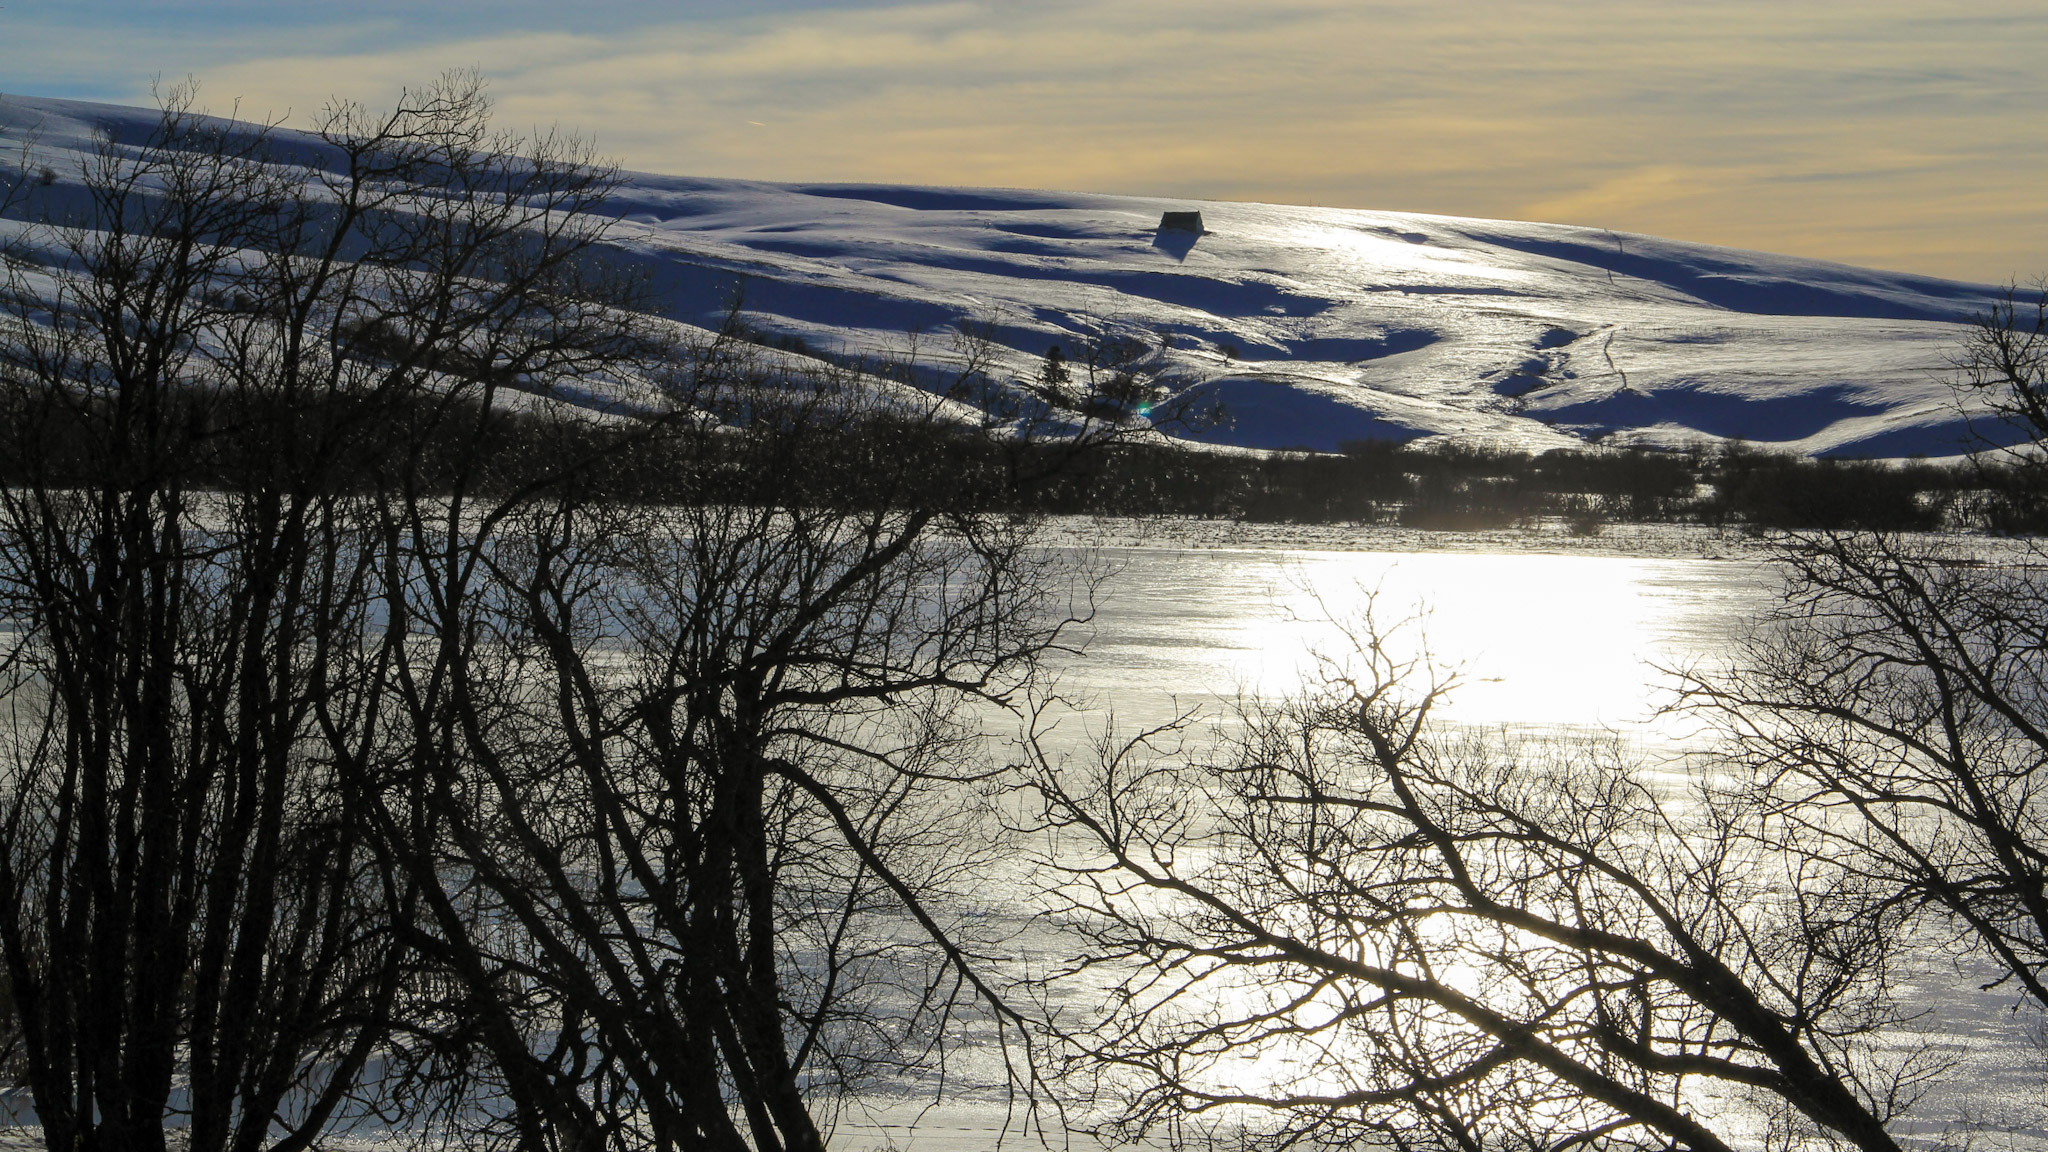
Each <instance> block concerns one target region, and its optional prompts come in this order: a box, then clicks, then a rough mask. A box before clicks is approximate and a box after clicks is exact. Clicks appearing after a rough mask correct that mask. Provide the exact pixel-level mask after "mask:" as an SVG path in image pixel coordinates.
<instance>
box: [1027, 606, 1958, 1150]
mask: <svg viewBox="0 0 2048 1152" xmlns="http://www.w3.org/2000/svg"><path fill="white" fill-rule="evenodd" d="M1427 675H1430V673H1429V671H1428V669H1427V668H1425V667H1418V666H1417V665H1416V664H1414V663H1410V662H1404V661H1403V660H1400V659H1397V658H1395V657H1394V656H1393V655H1392V654H1391V653H1390V650H1389V648H1388V647H1387V645H1386V643H1385V641H1384V639H1383V638H1382V637H1381V636H1379V635H1377V634H1375V633H1373V632H1372V631H1371V630H1370V628H1368V629H1367V630H1366V631H1365V633H1364V634H1363V635H1362V637H1361V643H1360V649H1359V652H1358V655H1357V659H1356V660H1355V661H1354V662H1353V663H1352V664H1351V665H1349V667H1348V670H1339V669H1334V668H1333V670H1332V674H1331V675H1330V676H1329V677H1328V678H1327V680H1326V681H1325V682H1324V683H1323V685H1322V686H1321V688H1320V690H1318V691H1317V692H1315V693H1314V694H1312V695H1311V696H1309V697H1307V698H1305V699H1303V700H1300V701H1297V702H1295V703H1293V704H1290V705H1288V706H1286V707H1284V708H1281V709H1278V710H1275V711H1268V712H1264V713H1260V714H1257V715H1255V716H1253V717H1251V718H1249V729H1248V732H1247V734H1246V735H1245V736H1244V737H1243V739H1242V741H1241V742H1240V743H1238V744H1236V745H1234V746H1232V747H1231V748H1230V749H1229V750H1228V754H1227V755H1224V756H1223V757H1222V758H1220V759H1218V760H1215V761H1204V760H1201V759H1199V758H1194V757H1189V756H1187V755H1184V754H1182V753H1181V752H1180V751H1178V750H1176V749H1172V748H1170V747H1162V745H1163V739H1162V736H1163V734H1160V733H1154V734H1148V735H1147V736H1145V737H1142V738H1140V739H1138V740H1136V741H1132V742H1128V743H1126V744H1124V745H1122V746H1120V747H1113V748H1111V749H1109V750H1108V753H1107V754H1106V755H1105V756H1103V757H1102V760H1101V763H1100V765H1099V767H1098V768H1097V769H1096V770H1095V771H1093V772H1084V771H1081V770H1079V769H1077V768H1076V767H1075V766H1072V765H1066V766H1058V765H1051V764H1047V765H1046V766H1045V768H1044V770H1043V771H1042V772H1041V773H1040V774H1039V778H1038V780H1037V782H1036V791H1037V793H1038V794H1039V795H1040V796H1041V797H1042V798H1043V801H1044V821H1043V826H1042V830H1043V832H1044V834H1046V835H1049V836H1052V837H1054V840H1053V843H1054V844H1055V847H1056V851H1055V854H1054V855H1053V857H1052V863H1053V865H1054V866H1056V867H1057V868H1059V869H1061V870H1062V871H1063V872H1064V874H1065V875H1066V877H1067V879H1066V881H1065V882H1064V883H1063V885H1062V886H1061V889H1060V891H1061V892H1062V893H1063V895H1064V897H1065V900H1066V915H1067V917H1068V918H1069V920H1070V921H1071V923H1072V925H1073V930H1074V931H1075V932H1076V933H1077V934H1078V936H1079V938H1080V939H1081V940H1082V941H1084V943H1085V946H1084V947H1083V949H1082V951H1081V959H1080V960H1079V961H1078V962H1077V964H1076V965H1075V966H1074V967H1073V969H1072V970H1071V971H1069V972H1067V973H1066V974H1064V975H1063V976H1062V977H1060V978H1059V980H1058V981H1056V985H1057V984H1064V983H1068V982H1072V981H1081V982H1083V983H1085V984H1086V985H1087V986H1088V987H1090V988H1095V987H1106V988H1107V990H1108V994H1107V996H1106V997H1105V998H1104V999H1105V1000H1106V1003H1107V1008H1106V1009H1105V1010H1104V1011H1102V1012H1101V1013H1099V1014H1098V1015H1096V1016H1094V1017H1093V1018H1089V1017H1087V1016H1085V1015H1083V1016H1079V1017H1076V1016H1073V1015H1071V1014H1070V1015H1069V1016H1067V1017H1064V1018H1061V1019H1059V1020H1058V1021H1057V1023H1058V1024H1059V1025H1060V1028H1061V1031H1062V1032H1063V1034H1064V1035H1065V1036H1066V1037H1067V1038H1068V1039H1069V1041H1070V1043H1071V1044H1073V1045H1074V1047H1073V1048H1072V1049H1071V1051H1072V1052H1073V1054H1074V1059H1075V1060H1076V1061H1077V1063H1078V1065H1079V1066H1080V1067H1081V1068H1083V1069H1092V1072H1091V1076H1092V1077H1093V1079H1094V1083H1095V1086H1096V1090H1097V1091H1099V1092H1103V1093H1107V1094H1108V1096H1109V1098H1111V1099H1113V1100H1120V1101H1121V1103H1120V1105H1119V1106H1118V1108H1117V1110H1116V1111H1115V1112H1114V1114H1113V1119H1114V1127H1115V1129H1116V1130H1117V1131H1119V1132H1121V1133H1122V1134H1125V1135H1133V1134H1136V1133H1137V1132H1141V1131H1149V1130H1153V1129H1157V1128H1161V1127H1164V1128H1166V1129H1168V1130H1169V1131H1179V1132H1182V1133H1190V1132H1197V1131H1200V1130H1201V1129H1202V1128H1204V1127H1206V1128H1208V1129H1210V1130H1211V1131H1213V1130H1215V1129H1222V1130H1224V1131H1226V1132H1230V1133H1232V1134H1233V1135H1234V1136H1235V1138H1238V1139H1243V1140H1246V1141H1248V1142H1250V1143H1253V1144H1257V1145H1261V1146H1264V1145H1271V1146H1274V1147H1284V1146H1292V1145H1296V1144H1300V1145H1307V1146H1315V1147H1324V1146H1328V1147H1344V1146H1358V1145H1377V1144H1392V1145H1394V1146H1396V1147H1404V1148H1406V1147H1443V1148H1459V1149H1465V1150H1468V1152H1477V1150H1479V1149H1481V1148H1497V1147H1504V1146H1513V1147H1528V1148H1569V1147H1576V1146H1589V1147H1604V1148H1689V1149H1716V1150H1718V1149H1725V1148H1730V1147H1735V1146H1742V1145H1747V1144H1748V1143H1749V1142H1750V1141H1751V1140H1753V1139H1755V1138H1756V1136H1757V1135H1758V1134H1759V1133H1760V1132H1761V1133H1765V1134H1770V1133H1776V1136H1777V1138H1778V1139H1782V1140H1788V1141H1794V1142H1797V1141H1800V1140H1804V1139H1815V1140H1818V1141H1820V1142H1823V1143H1827V1144H1835V1145H1843V1146H1850V1147H1855V1148H1859V1149H1867V1150H1882V1152H1890V1150H1892V1149H1895V1148H1896V1147H1897V1146H1898V1144H1897V1141H1896V1139H1895V1137H1894V1136H1893V1135H1892V1133H1891V1130H1890V1125H1891V1123H1892V1121H1893V1120H1895V1119H1896V1118H1897V1117H1898V1116H1900V1115H1901V1114H1902V1113H1903V1112H1904V1111H1905V1109H1906V1108H1907V1107H1908V1106H1909V1105H1910V1104H1911V1103H1912V1101H1913V1099H1914V1095H1915V1089H1916V1087H1917V1086H1918V1085H1920V1084H1923V1083H1925V1081H1926V1079H1927V1078H1928V1077H1929V1076H1930V1075H1931V1074H1933V1073H1935V1072H1937V1071H1938V1069H1936V1068H1934V1067H1932V1066H1930V1065H1927V1064H1925V1063H1924V1062H1921V1061H1918V1060H1916V1059H1912V1058H1905V1059H1886V1058H1882V1057H1881V1056H1880V1055H1879V1049H1878V1046H1877V1045H1875V1044H1873V1043H1872V1038H1873V1033H1874V1032H1875V1031H1876V1030H1878V1029H1880V1028H1882V1027H1884V1026H1885V1025H1886V1024H1888V1023H1890V1022H1893V1021H1894V1020H1895V1019H1896V1016H1895V1014H1894V1011H1893V1008H1892V1004H1891V1000H1890V996H1889V991H1890V989H1889V985H1888V982H1887V976H1888V972H1889V970H1890V961H1891V959H1892V951H1893V948H1894V947H1895V943H1894V939H1895V938H1894V935H1893V932H1894V929H1895V928H1896V927H1897V925H1898V923H1899V921H1900V919H1901V918H1902V917H1903V915H1904V914H1905V910H1904V909H1902V908H1900V907H1899V906H1898V905H1897V903H1896V902H1895V901H1894V900H1893V899H1892V897H1893V895H1894V890H1893V889H1892V888H1891V887H1890V886H1889V885H1888V884H1886V883H1884V882H1882V881H1881V880H1876V879H1874V878H1872V877H1870V876H1868V875H1866V874H1864V873H1863V872H1861V871H1860V870H1858V869H1857V868H1855V867H1854V866H1852V865H1849V864H1836V863H1834V862H1831V861H1830V860H1829V858H1828V857H1827V856H1826V854H1824V853H1820V852H1813V851H1804V850H1802V845H1803V844H1804V843H1805V841H1804V840H1802V839H1801V837H1802V836H1804V835H1805V830H1804V829H1802V828H1801V827H1799V826H1798V824H1797V822H1796V821H1795V820H1793V819H1790V818H1788V817H1787V815H1786V814H1785V813H1784V812H1782V811H1780V810H1777V809H1775V808H1772V807H1769V806H1763V805H1755V804H1749V803H1744V802H1741V798H1740V797H1734V796H1730V795H1728V794H1725V793H1723V792H1720V791H1718V790H1717V789H1715V788H1712V787H1709V786H1706V785H1700V786H1698V787H1695V788H1693V789H1691V790H1689V791H1687V790H1683V789H1680V790H1678V791H1675V792H1674V791H1672V790H1670V789H1669V788H1668V787H1660V786H1659V785H1658V783H1657V782H1656V781H1655V779H1654V777H1653V776H1651V775H1648V774H1645V773H1644V772H1642V771H1641V770H1640V769H1638V768H1636V767H1635V766H1633V765H1632V764H1630V763H1629V762H1628V760H1627V759H1626V757H1625V756H1623V755H1622V754H1621V753H1620V751H1619V750H1617V749H1616V748H1614V747H1612V746H1605V745H1598V744H1594V745H1584V744H1558V743H1549V744H1536V745H1516V744H1510V743H1504V742H1503V741H1502V740H1501V739H1498V738H1486V737H1481V736H1460V735H1458V734H1456V733H1453V732H1447V731H1443V730H1440V729H1438V728H1436V727H1435V726H1434V725H1433V724H1432V721H1431V711H1432V709H1433V707H1434V706H1435V704H1436V703H1437V701H1438V700H1439V699H1441V697H1442V695H1443V693H1444V692H1445V691H1447V690H1448V685H1447V684H1446V683H1444V682H1442V681H1433V682H1425V683H1424V684H1423V685H1422V686H1421V687H1420V688H1419V689H1418V688H1414V687H1411V685H1413V683H1414V682H1415V680H1416V679H1418V678H1420V677H1423V676H1427Z"/></svg>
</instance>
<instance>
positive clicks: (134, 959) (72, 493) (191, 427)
mask: <svg viewBox="0 0 2048 1152" xmlns="http://www.w3.org/2000/svg"><path fill="white" fill-rule="evenodd" d="M191 99H192V94H191V92H190V90H189V89H180V90H176V91H174V92H172V93H171V94H170V95H169V97H168V98H167V100H166V101H165V104H164V108H163V113H162V116H161V117H160V119H159V120H158V122H157V124H156V125H155V126H154V128H153V130H152V131H151V132H150V133H149V135H148V137H147V138H146V139H144V140H142V141H140V142H134V143H131V142H127V141H123V140H119V139H116V138H114V137H111V136H110V137H108V138H107V139H105V140H104V141H103V142H102V143H101V144H100V146H99V147H98V148H97V149H96V150H95V151H93V152H92V153H91V154H89V155H88V156H86V157H85V158H84V160H83V161H82V163H81V170H80V173H79V176H80V179H81V180H82V182H83V185H84V188H85V190H86V192H87V195H88V197H89V202H90V211H89V213H88V214H87V215H86V216H84V217H83V218H78V219H64V220H57V221H51V222H49V224H48V225H47V226H45V227H44V228H43V230H42V231H41V232H40V233H38V234H37V235H36V236H35V237H34V238H33V240H32V243H33V244H34V245H37V246H40V247H41V248H42V250H43V252H44V253H45V254H46V258H44V259H43V260H42V262H41V263H20V264H15V265H13V266H11V268H10V272H9V279H8V282H7V330H6V334H5V335H6V338H5V342H4V346H0V405H4V408H5V416H4V420H0V423H4V425H5V431H4V435H5V436H6V437H7V438H8V443H7V445H6V448H5V451H4V453H0V457H4V460H5V462H6V463H5V467H6V469H7V476H6V478H5V479H6V486H5V488H4V492H0V581H4V583H0V595H4V597H5V603H4V610H5V615H6V616H7V617H8V618H9V619H10V620H11V621H12V622H14V623H15V624H16V626H17V627H19V628H20V629H21V633H20V636H19V638H18V640H17V641H16V642H15V643H14V645H13V646H12V647H11V649H10V651H9V653H8V657H7V668H8V671H9V673H10V680H9V683H8V685H7V691H6V701H7V704H8V707H9V710H10V729H9V750H8V753H7V755H6V757H5V759H4V762H0V774H4V783H0V954H4V957H5V961H6V965H7V972H8V976H9V980H10V983H11V991H12V995H13V1000H14V1004H15V1007H16V1010H17V1012H18V1013H19V1016H20V1019H21V1024H22V1029H23V1033H24V1037H25V1044H26V1053H27V1060H26V1065H27V1079H28V1082H29V1086H30V1088H31V1089H32V1094H33V1098H34V1102H35V1108H36V1112H37V1115H38V1117H39V1118H40V1119H41V1121H42V1123H43V1126H44V1130H45V1137H46V1139H47V1141H48V1142H49V1145H50V1146H51V1147H52V1148H61V1149H94V1148H119V1149H131V1148H152V1147H156V1148H160V1147H162V1146H163V1143H164V1135H163V1132H164V1128H165V1126H166V1125H167V1124H171V1123H177V1124H181V1125H183V1126H188V1127H189V1129H190V1134H189V1136H190V1146H191V1147H193V1148H195V1149H216V1148H229V1147H232V1148H237V1149H255V1148H261V1147H273V1148H280V1149H290V1148H304V1147H307V1146H309V1144H310V1143H311V1142H312V1141H313V1140H314V1139H315V1138H316V1137H318V1136H319V1135H320V1134H321V1132H322V1131H323V1130H324V1129H325V1128H326V1127H327V1126H328V1125H329V1124H330V1123H331V1121H332V1120H333V1118H334V1117H335V1116H336V1114H337V1113H338V1112H339V1111H341V1110H342V1109H343V1108H344V1106H345V1104H346V1102H347V1101H348V1100H349V1098H350V1097H351V1095H352V1094H353V1093H354V1092H355V1091H356V1088H357V1084H358V1080H359V1078H360V1077H361V1076H362V1075H363V1073H364V1069H365V1068H366V1066H368V1064H369V1063H370V1061H371V1060H372V1058H373V1057H374V1056H375V1055H376V1054H377V1051H378V1049H379V1047H380V1045H381V1044H383V1042H384V1036H385V1028H386V1026H387V1024H388V1023H389V1021H391V1020H392V1019H393V1017H394V1014H395V1013H396V1011H397V1003H398V1000H399V998H400V996H401V994H402V991H403V987H404V985H405V984H406V982H407V981H408V980H410V979H412V972H411V968H412V965H411V961H410V959H409V957H410V956H411V951H410V949H409V948H408V947H407V945H406V940H405V935H406V933H405V926H406V925H407V924H408V923H409V921H410V919H411V918H412V916H413V911H412V907H413V905H414V903H415V902H416V901H417V899H418V897H419V888H420V884H421V879H420V878H419V877H417V876H414V875H412V874H409V873H406V872H404V871H402V870H397V869H395V868H393V867H392V866H391V864H392V861H391V860H390V857H389V855H388V847H387V846H386V845H384V844H382V843H380V841H379V839H378V838H377V836H376V835H375V828H374V825H373V824H372V823H371V822H370V821H369V820H368V819H367V809H366V808H365V804H366V802H367V800H368V799H369V798H371V797H373V796H375V795H376V794H377V791H378V789H379V788H380V787H381V786H382V784H381V782H380V781H379V780H377V779H376V778H375V777H373V776H369V775H366V774H365V769H366V764H365V762H364V760H363V758H362V757H361V756H360V755H359V751H360V749H362V748H364V747H370V746H376V745H378V744H380V743H382V742H385V741H387V740H388V736H387V735H386V734H385V728H386V724H385V717H386V713H385V712H384V711H383V710H382V708H381V703H380V697H381V696H382V695H383V694H384V684H385V680H384V676H385V674H386V673H387V672H388V666H387V664H386V663H385V662H382V658H381V656H380V654H379V653H378V651H377V648H376V646H375V645H374V644H366V643H365V640H366V638H368V637H374V636H376V635H377V634H378V632H379V630H380V629H382V628H384V627H385V624H386V620H385V618H384V615H385V609H384V600H385V597H384V595H383V593H382V591H381V584H382V582H383V581H384V580H386V579H388V578H389V574H390V572H391V563H392V541H391V539H390V537H389V536H388V532H387V530H388V528H389V523H388V517H385V516H383V515H382V514H381V512H380V509H381V507H382V501H381V500H380V499H379V498H378V491H379V487H380V485H388V486H396V487H412V488H416V487H420V486H422V485H424V484H427V483H431V482H432V480H431V477H429V476H427V475H424V473H430V472H431V471H432V470H433V467H434V458H435V453H434V445H435V444H436V443H437V442H438V441H439V440H440V439H441V438H442V437H443V436H444V434H445V433H444V426H445V424H446V423H447V422H448V421H449V420H451V419H456V418H459V417H460V416H462V415H463V414H465V413H472V412H473V410H474V409H475V408H476V407H477V406H479V405H481V406H482V407H485V408H488V407H489V406H490V404H491V402H492V398H491V396H490V395H489V391H488V390H489V388H492V387H509V386H512V385H515V384H522V385H524V384H527V383H528V382H545V381H547V380H549V379H550V378H552V377H555V376H558V375H559V374H560V373H563V372H569V371H575V372H578V373H579V374H587V373H590V372H593V371H596V370H600V369H602V368H603V366H604V365H605V364H607V363H610V362H613V361H615V360H617V359H618V358H619V357H620V356H621V355H623V354H624V353H625V351H626V349H627V348H628V347H629V346H630V345H631V344H632V341H633V333H634V331H635V327H634V325H635V322H632V321H629V320H623V319H622V315H623V314H622V313H621V312H620V311H619V309H618V307H617V304H618V301H616V300H613V299H607V298H605V297H604V292H605V291H606V285H605V284H604V283H603V282H602V280H601V279H600V278H596V277H593V276H592V274H591V272H590V268H589V260H588V257H589V254H590V251H591V248H592V245H593V244H594V243H595V242H596V240H597V239H598V238H599V236H600V234H601V227H598V226H596V225H594V224H593V223H592V219H591V217H590V215H589V212H588V210H589V209H590V208H591V207H593V206H594V205H595V204H596V203H597V202H598V201H599V200H600V199H601V198H602V196H603V194H604V192H605V190H606V189H607V188H608V187H609V182H610V174H609V172H608V170H606V169H604V168H602V167H601V166H596V165H593V164H592V163H590V161H589V160H588V158H587V156H585V155H584V154H582V153H581V152H580V151H579V150H578V149H577V148H576V146H574V145H572V144H566V143H564V142H561V141H553V140H541V141H538V142H535V143H533V144H531V145H530V146H528V147H526V148H525V149H524V150H523V151H522V150H518V149H515V148H513V147H511V145H513V144H515V143H516V142H515V141H511V140H509V139H508V138H504V137H500V136H494V135H492V134H490V133H489V132H488V131H487V129H486V127H485V121H486V112H487V106H486V104H485V103H484V101H483V99H482V93H481V87H480V83H479V82H478V81H476V80H475V78H474V77H467V76H460V75H457V76H451V77H449V78H447V79H446V80H444V81H443V82H441V83H439V84H437V85H434V86H431V87H429V88H428V89H426V90H423V91H420V92H417V93H412V94H408V95H407V96H406V97H405V98H403V99H402V100H401V102H400V105H399V107H398V108H397V109H396V110H395V111H394V112H392V113H391V114H389V115H388V116H386V117H384V118H381V119H372V118H370V117H369V116H367V114H365V113H364V112H363V111H362V110H361V109H358V108H355V107H353V106H341V107H337V108H336V109H334V110H333V111H332V112H331V113H330V114H329V115H328V117H327V118H326V120H325V122H324V124H323V126H322V130H321V131H320V132H319V133H318V136H317V139H316V140H311V141H309V140H306V139H304V138H301V139H300V140H298V141H296V142H294V143H293V144H292V146H291V149H290V150H289V151H290V152H291V154H290V155H286V152H287V149H286V147H285V144H284V142H282V141H281V140H279V139H278V138H277V137H276V136H275V135H274V134H273V133H272V132H270V131H269V130H268V129H266V128H265V127H264V126H262V125H250V124H246V123H239V122H233V121H223V120H216V119H212V118H209V117H205V116H202V115H199V114H197V113H196V112H194V111H193V109H192V104H191ZM309 154H310V155H309ZM32 202H33V201H32V200H31V203H32ZM478 378H481V379H483V380H485V381H487V383H486V384H484V385H482V386H480V389H481V394H479V392H480V389H479V388H469V387H462V386H457V382H467V381H469V380H473V379H478Z"/></svg>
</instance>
